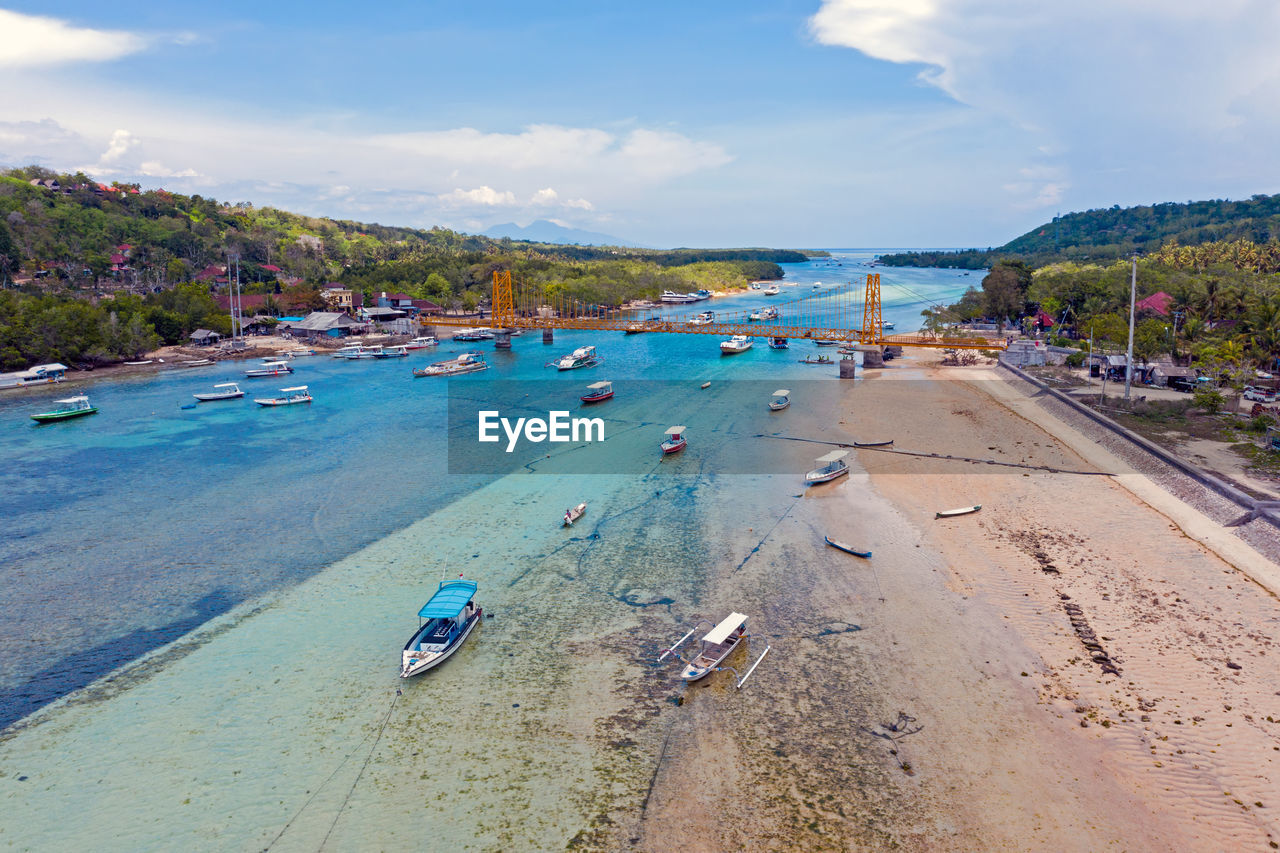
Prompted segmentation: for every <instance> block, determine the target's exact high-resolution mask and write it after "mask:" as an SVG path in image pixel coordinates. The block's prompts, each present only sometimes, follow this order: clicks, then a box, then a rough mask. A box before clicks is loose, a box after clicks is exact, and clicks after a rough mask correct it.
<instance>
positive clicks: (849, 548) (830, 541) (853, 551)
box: [822, 536, 871, 559]
mask: <svg viewBox="0 0 1280 853" xmlns="http://www.w3.org/2000/svg"><path fill="white" fill-rule="evenodd" d="M822 538H823V539H826V540H827V544H828V545H830V546H831V547H832V548H838V549H839V550H841V551H844V552H845V553H846V554H852V555H853V556H855V557H862V558H863V559H870V558H871V552H870V551H859V550H858V549H857V548H855V547H853V546H852V545H847V544H845V543H844V542H838V541H836V540H835V539H832V538H831V537H830V536H824V537H822Z"/></svg>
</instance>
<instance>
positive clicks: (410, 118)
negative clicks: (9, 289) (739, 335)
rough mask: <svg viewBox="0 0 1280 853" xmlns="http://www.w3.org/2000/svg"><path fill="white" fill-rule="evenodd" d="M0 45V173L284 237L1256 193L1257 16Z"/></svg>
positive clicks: (1075, 11)
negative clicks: (156, 201)
mask: <svg viewBox="0 0 1280 853" xmlns="http://www.w3.org/2000/svg"><path fill="white" fill-rule="evenodd" d="M1038 5H1043V8H1037V6H1038ZM0 32H2V33H4V35H3V37H0V79H4V80H5V85H3V86H0V164H4V165H23V164H26V163H30V162H39V163H41V164H44V165H48V166H50V167H53V168H57V169H72V168H83V169H85V171H87V172H89V173H90V174H92V175H95V176H97V177H99V178H101V179H106V180H111V179H116V180H137V181H140V182H141V183H142V184H143V185H144V186H146V187H155V186H164V187H166V188H169V189H174V190H178V191H183V192H198V193H201V194H204V195H208V196H213V197H216V198H219V199H223V200H226V201H251V202H253V203H255V204H258V205H276V206H279V207H283V208H287V209H290V210H295V211H298V212H303V213H309V214H313V215H323V216H334V217H340V218H351V219H358V220H363V221H376V222H382V223H386V224H397V225H413V226H419V227H431V226H433V225H440V226H444V227H449V228H455V229H458V230H463V231H470V232H475V231H480V230H483V229H484V228H486V227H488V226H490V225H493V224H496V223H500V222H508V221H515V222H519V223H521V224H524V223H527V222H529V221H531V220H533V219H552V220H554V221H557V222H560V223H562V224H565V225H568V226H571V227H576V228H583V229H588V230H592V231H600V232H605V233H609V234H613V235H616V236H618V237H620V238H623V239H626V240H630V241H635V242H639V243H643V244H647V245H653V246H675V245H696V246H730V245H734V246H736V245H769V246H912V245H917V246H923V245H929V246H944V245H950V246H971V245H974V246H986V245H992V244H997V245H998V244H1000V243H1003V242H1005V241H1006V240H1008V239H1010V238H1012V237H1014V236H1016V235H1018V234H1020V233H1022V232H1024V231H1026V230H1028V229H1030V228H1032V227H1034V226H1035V225H1038V224H1039V223H1041V222H1044V221H1046V220H1048V219H1050V218H1051V217H1052V216H1053V215H1054V214H1055V213H1057V212H1067V211H1070V210H1081V209H1086V208H1091V207H1106V206H1110V205H1112V204H1121V205H1129V204H1140V203H1150V202H1156V201H1184V200H1187V199H1192V198H1196V199H1199V198H1240V197H1247V196H1249V195H1251V194H1253V193H1258V192H1266V193H1272V192H1277V191H1280V177H1278V176H1277V168H1278V167H1277V166H1276V165H1275V163H1274V161H1275V151H1276V150H1277V145H1276V143H1277V142H1280V138H1278V134H1277V130H1278V129H1280V127H1278V124H1280V110H1278V107H1280V58H1278V57H1280V52H1278V51H1276V50H1275V49H1274V47H1273V44H1274V43H1275V41H1276V38H1277V36H1280V4H1275V3H1274V2H1266V3H1264V2H1257V1H1256V0H1219V2H1217V3H1215V4H1205V3H1203V2H1202V0H1159V2H1157V0H1076V2H1073V3H1072V4H1027V3H1025V2H1022V0H810V2H790V1H789V0H782V2H773V3H763V2H735V3H727V2H698V3H679V4H676V3H662V2H651V3H649V4H645V5H643V6H640V5H628V4H601V3H598V2H595V3H563V2H562V3H556V4H547V5H545V6H541V7H535V6H532V5H529V4H524V3H503V2H483V0H478V1H477V2H469V3H465V4H463V3H454V4H442V3H369V4H366V5H364V6H356V7H353V6H352V5H351V4H342V5H339V4H329V3H293V2H286V3H247V2H228V3H221V4H218V5H217V6H213V5H212V4H203V5H199V6H196V5H194V4H193V5H187V4H175V3H158V2H128V1H127V0H126V2H117V3H113V4H110V5H109V6H104V5H103V4H101V3H88V2H58V0H52V2H51V1H50V0H45V2H39V3H35V2H6V0H0Z"/></svg>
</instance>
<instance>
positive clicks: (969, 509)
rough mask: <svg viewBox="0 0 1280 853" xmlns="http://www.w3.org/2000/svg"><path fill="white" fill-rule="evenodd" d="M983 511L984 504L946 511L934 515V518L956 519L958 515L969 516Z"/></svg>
mask: <svg viewBox="0 0 1280 853" xmlns="http://www.w3.org/2000/svg"><path fill="white" fill-rule="evenodd" d="M980 509H982V504H974V505H973V506H966V507H961V508H960V509H944V510H942V511H941V512H939V513H937V514H935V515H934V518H955V517H956V516H957V515H968V514H969V513H971V512H977V511H978V510H980Z"/></svg>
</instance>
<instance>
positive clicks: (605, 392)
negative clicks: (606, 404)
mask: <svg viewBox="0 0 1280 853" xmlns="http://www.w3.org/2000/svg"><path fill="white" fill-rule="evenodd" d="M612 396H613V383H612V382H608V381H605V382H592V383H591V384H590V385H588V386H587V393H585V394H583V395H582V396H581V397H579V398H578V399H579V400H581V401H582V402H584V403H599V402H600V401H601V400H608V399H609V398H610V397H612Z"/></svg>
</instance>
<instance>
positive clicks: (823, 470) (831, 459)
mask: <svg viewBox="0 0 1280 853" xmlns="http://www.w3.org/2000/svg"><path fill="white" fill-rule="evenodd" d="M848 455H849V451H847V450H833V451H831V452H830V453H828V454H826V455H824V456H819V457H818V460H817V461H818V467H817V468H814V469H813V470H812V471H810V472H809V473H808V474H805V475H804V482H805V485H808V486H813V485H816V484H818V483H829V482H831V481H832V480H834V479H835V478H836V477H843V476H844V475H845V474H848V473H849V465H848V463H846V462H845V461H844V458H845V457H846V456H848Z"/></svg>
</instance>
